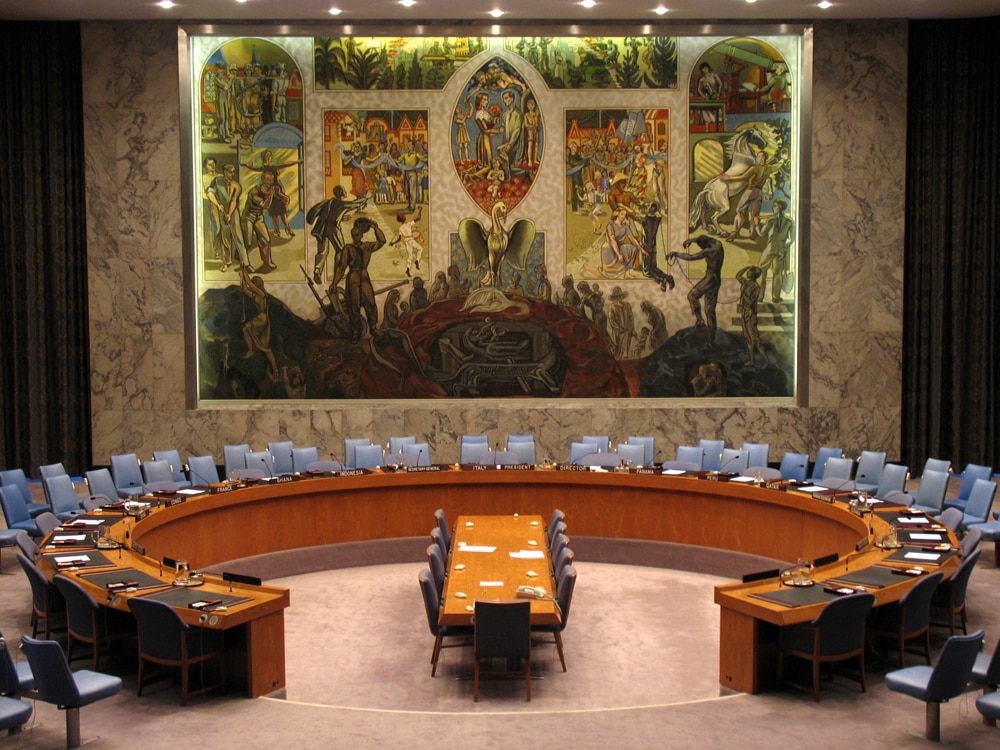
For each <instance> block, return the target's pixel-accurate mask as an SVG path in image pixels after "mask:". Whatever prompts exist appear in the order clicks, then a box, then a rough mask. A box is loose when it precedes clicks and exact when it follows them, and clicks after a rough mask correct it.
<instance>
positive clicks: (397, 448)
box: [389, 435, 417, 453]
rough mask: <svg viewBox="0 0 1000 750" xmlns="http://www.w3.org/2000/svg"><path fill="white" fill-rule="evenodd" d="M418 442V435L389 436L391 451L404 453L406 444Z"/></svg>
mask: <svg viewBox="0 0 1000 750" xmlns="http://www.w3.org/2000/svg"><path fill="white" fill-rule="evenodd" d="M415 442H417V437H416V435H402V436H397V437H390V438H389V453H402V452H403V446H404V445H413V444H414V443H415Z"/></svg>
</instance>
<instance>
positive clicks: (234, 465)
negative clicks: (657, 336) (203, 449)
mask: <svg viewBox="0 0 1000 750" xmlns="http://www.w3.org/2000/svg"><path fill="white" fill-rule="evenodd" d="M249 452H250V446H249V444H247V443H236V444H230V445H224V446H222V466H223V470H224V471H225V472H226V479H231V478H232V476H233V470H234V469H245V468H246V467H247V453H249ZM257 468H260V467H257Z"/></svg>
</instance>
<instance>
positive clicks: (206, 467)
mask: <svg viewBox="0 0 1000 750" xmlns="http://www.w3.org/2000/svg"><path fill="white" fill-rule="evenodd" d="M188 471H189V472H190V474H191V483H192V484H215V483H217V482H218V481H219V467H218V466H216V465H215V456H188Z"/></svg>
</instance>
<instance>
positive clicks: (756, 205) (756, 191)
mask: <svg viewBox="0 0 1000 750" xmlns="http://www.w3.org/2000/svg"><path fill="white" fill-rule="evenodd" d="M754 162H755V163H754V165H753V166H752V167H750V168H749V169H747V170H746V171H745V172H743V173H742V174H738V175H727V174H721V175H719V179H720V180H722V181H723V182H743V181H746V184H747V186H746V189H744V191H743V192H742V194H740V202H739V203H738V204H737V205H736V219H735V220H734V222H733V235H732V236H733V238H734V239H735V238H737V237H739V236H740V231H741V230H742V229H743V225H744V223H746V224H749V225H750V239H752V240H755V239H757V236H758V233H757V228H758V226H759V224H760V208H761V203H762V201H763V196H764V183H765V182H767V178H768V177H770V176H771V167H770V165H768V164H767V163H766V162H767V153H766V152H765V151H764V150H763V149H762V150H760V151H758V152H757V153H756V155H755V156H754Z"/></svg>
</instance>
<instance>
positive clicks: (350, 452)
mask: <svg viewBox="0 0 1000 750" xmlns="http://www.w3.org/2000/svg"><path fill="white" fill-rule="evenodd" d="M371 444H372V439H371V438H344V466H346V467H347V468H348V469H356V468H358V465H357V463H355V455H354V451H355V450H356V449H357V447H358V446H359V445H371Z"/></svg>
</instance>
